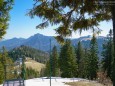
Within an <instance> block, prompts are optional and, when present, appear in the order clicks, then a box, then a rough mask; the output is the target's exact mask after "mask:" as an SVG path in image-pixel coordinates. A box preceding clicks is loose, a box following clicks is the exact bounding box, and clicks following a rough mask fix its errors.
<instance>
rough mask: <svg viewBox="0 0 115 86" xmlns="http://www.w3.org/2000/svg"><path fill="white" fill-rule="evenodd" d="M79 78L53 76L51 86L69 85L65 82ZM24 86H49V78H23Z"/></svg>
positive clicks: (78, 79)
mask: <svg viewBox="0 0 115 86" xmlns="http://www.w3.org/2000/svg"><path fill="white" fill-rule="evenodd" d="M80 80H83V79H80V78H60V77H53V78H52V79H51V86H69V85H66V84H65V82H74V81H80ZM0 86H2V85H0ZM12 86H13V85H12ZM25 86H50V79H49V78H48V79H47V78H46V77H44V78H34V79H28V80H25Z"/></svg>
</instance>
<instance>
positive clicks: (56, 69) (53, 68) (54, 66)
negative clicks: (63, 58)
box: [51, 46, 59, 76]
mask: <svg viewBox="0 0 115 86" xmlns="http://www.w3.org/2000/svg"><path fill="white" fill-rule="evenodd" d="M51 61H52V62H51V72H52V76H58V75H59V64H58V52H57V48H56V46H54V47H53V50H52V55H51Z"/></svg>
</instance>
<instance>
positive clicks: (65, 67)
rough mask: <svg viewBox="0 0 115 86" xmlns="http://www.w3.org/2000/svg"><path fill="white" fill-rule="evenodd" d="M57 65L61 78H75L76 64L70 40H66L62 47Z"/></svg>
mask: <svg viewBox="0 0 115 86" xmlns="http://www.w3.org/2000/svg"><path fill="white" fill-rule="evenodd" d="M59 65H60V70H61V76H62V77H75V76H76V73H77V64H76V58H75V52H74V50H73V47H72V46H71V42H70V40H66V42H65V45H63V46H62V48H61V52H60V57H59Z"/></svg>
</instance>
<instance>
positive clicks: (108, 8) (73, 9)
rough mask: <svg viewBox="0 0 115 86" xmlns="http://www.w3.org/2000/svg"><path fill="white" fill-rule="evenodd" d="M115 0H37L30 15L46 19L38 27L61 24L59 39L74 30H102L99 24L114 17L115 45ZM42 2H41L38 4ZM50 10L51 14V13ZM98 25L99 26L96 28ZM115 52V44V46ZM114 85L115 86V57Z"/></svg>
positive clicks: (69, 34) (114, 34)
mask: <svg viewBox="0 0 115 86" xmlns="http://www.w3.org/2000/svg"><path fill="white" fill-rule="evenodd" d="M114 1H115V0H101V1H100V0H92V1H89V0H66V1H65V0H49V1H47V0H35V4H34V7H33V9H32V10H31V11H30V12H29V15H30V16H31V17H32V18H33V17H34V16H39V17H40V18H42V20H44V22H42V23H40V24H39V25H38V26H36V27H37V28H40V29H41V28H45V27H47V26H49V25H50V24H51V25H57V24H59V27H57V28H56V32H57V34H58V36H57V37H56V38H57V40H60V41H64V39H63V38H64V37H66V36H71V34H72V31H77V30H79V31H80V32H82V30H88V29H91V28H92V27H93V28H92V30H95V31H96V32H97V33H99V32H100V30H99V28H98V25H99V23H100V22H101V21H104V20H106V21H108V20H111V19H112V22H113V42H114V45H115V5H114ZM38 3H40V4H38ZM49 12H50V14H49ZM96 27H97V28H96ZM114 53H115V46H114ZM113 60H114V61H113V64H114V65H113V69H114V70H113V73H112V77H113V79H114V80H113V86H115V58H114V59H113Z"/></svg>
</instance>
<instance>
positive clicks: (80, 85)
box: [66, 81, 105, 86]
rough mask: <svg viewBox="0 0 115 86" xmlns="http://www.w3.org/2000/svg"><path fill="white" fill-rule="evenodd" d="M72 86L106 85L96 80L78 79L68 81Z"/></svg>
mask: <svg viewBox="0 0 115 86" xmlns="http://www.w3.org/2000/svg"><path fill="white" fill-rule="evenodd" d="M66 84H68V85H70V86H105V85H103V84H100V83H97V82H95V81H78V82H69V83H66Z"/></svg>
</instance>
